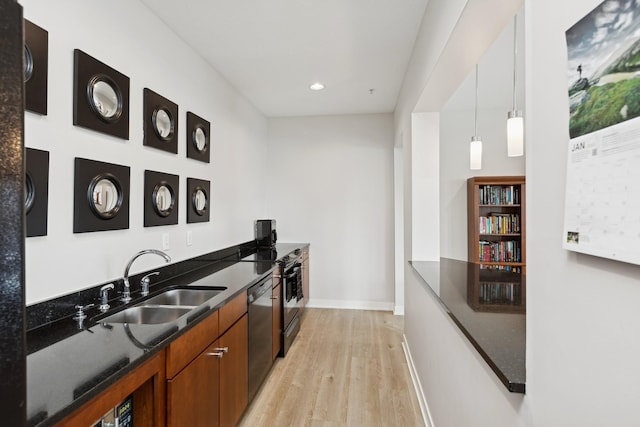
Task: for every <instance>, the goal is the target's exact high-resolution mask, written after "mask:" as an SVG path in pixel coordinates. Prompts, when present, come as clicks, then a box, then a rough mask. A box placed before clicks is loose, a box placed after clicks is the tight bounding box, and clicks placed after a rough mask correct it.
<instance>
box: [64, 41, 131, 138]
mask: <svg viewBox="0 0 640 427" xmlns="http://www.w3.org/2000/svg"><path fill="white" fill-rule="evenodd" d="M73 58H74V78H73V124H74V125H76V126H81V127H84V128H87V129H91V130H94V131H97V132H102V133H105V134H107V135H112V136H115V137H118V138H122V139H126V140H128V139H129V77H127V76H125V75H124V74H122V73H120V72H119V71H116V70H114V69H113V68H111V67H109V66H108V65H106V64H104V63H102V62H100V61H98V60H97V59H95V58H94V57H92V56H90V55H88V54H86V53H85V52H83V51H81V50H80V49H75V50H74V51H73ZM94 79H106V80H108V81H110V82H112V83H114V84H115V85H116V86H117V87H118V89H120V94H121V100H120V101H121V107H122V109H121V112H120V114H119V116H118V117H117V118H115V119H113V120H104V119H102V118H101V117H100V116H99V115H98V114H97V113H96V112H95V111H94V109H93V108H92V105H91V104H90V102H89V92H88V88H89V84H90V82H92V81H93V80H94Z"/></svg>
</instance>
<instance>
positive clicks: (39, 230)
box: [25, 148, 49, 237]
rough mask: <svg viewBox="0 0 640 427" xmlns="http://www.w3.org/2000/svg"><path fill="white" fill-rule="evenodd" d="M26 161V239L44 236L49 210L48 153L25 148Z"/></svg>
mask: <svg viewBox="0 0 640 427" xmlns="http://www.w3.org/2000/svg"><path fill="white" fill-rule="evenodd" d="M26 159H27V160H26V163H27V166H26V177H25V186H26V190H25V195H26V196H25V197H26V200H25V210H26V213H27V237H35V236H46V235H47V217H48V210H49V152H48V151H42V150H36V149H35V148H27V149H26Z"/></svg>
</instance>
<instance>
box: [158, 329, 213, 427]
mask: <svg viewBox="0 0 640 427" xmlns="http://www.w3.org/2000/svg"><path fill="white" fill-rule="evenodd" d="M216 344H217V342H216V343H214V344H212V345H211V346H209V347H208V348H207V349H205V350H204V351H203V352H202V353H200V355H199V356H197V357H196V358H195V360H193V361H192V362H191V363H189V364H188V365H187V367H186V368H184V369H183V370H182V371H180V373H179V374H178V375H176V376H175V377H174V378H172V379H170V380H169V381H167V424H168V425H169V426H192V427H213V426H217V425H219V424H218V419H219V416H220V411H219V408H220V399H219V387H218V384H219V370H220V360H221V359H220V357H219V356H218V355H219V354H221V351H220V350H218V347H217V345H216Z"/></svg>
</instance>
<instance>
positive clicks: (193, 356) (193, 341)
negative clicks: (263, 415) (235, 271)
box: [167, 292, 249, 427]
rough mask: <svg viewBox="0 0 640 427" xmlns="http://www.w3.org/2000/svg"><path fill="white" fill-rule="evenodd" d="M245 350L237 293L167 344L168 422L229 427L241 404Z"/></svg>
mask: <svg viewBox="0 0 640 427" xmlns="http://www.w3.org/2000/svg"><path fill="white" fill-rule="evenodd" d="M219 332H222V335H220V336H219ZM248 354H249V353H248V320H247V296H246V293H244V292H243V293H241V294H239V295H238V296H236V297H235V298H234V299H232V300H231V301H229V302H228V303H227V304H225V305H224V306H223V307H221V308H220V309H219V310H218V311H217V312H215V313H213V314H211V315H210V316H209V317H207V318H206V319H204V320H202V321H201V322H200V323H199V324H198V325H196V326H195V327H194V328H193V329H191V330H190V331H188V332H186V333H185V334H184V335H183V336H182V337H180V338H179V339H177V340H176V341H174V342H173V343H171V344H170V345H169V347H168V349H167V378H168V381H167V425H168V427H182V426H187V425H188V426H206V427H215V426H235V425H236V424H237V423H238V421H239V420H240V417H241V416H242V414H243V412H244V410H245V408H246V406H247V399H248V361H249V357H248Z"/></svg>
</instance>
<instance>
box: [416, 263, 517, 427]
mask: <svg viewBox="0 0 640 427" xmlns="http://www.w3.org/2000/svg"><path fill="white" fill-rule="evenodd" d="M480 273H481V272H480V271H479V265H477V264H473V263H467V262H465V261H457V260H452V259H446V258H441V259H440V262H427V261H411V262H410V263H408V264H407V265H406V267H405V278H406V279H405V282H406V285H405V286H406V287H405V306H406V310H405V349H406V351H407V354H408V358H409V361H410V369H411V370H412V374H413V376H414V380H416V382H417V385H418V388H419V391H418V392H419V394H420V395H421V396H420V397H421V398H422V402H423V404H424V408H423V409H424V410H425V412H426V413H427V418H428V420H429V422H430V423H431V425H435V426H441V425H509V426H522V425H524V424H523V422H522V417H521V415H520V412H521V411H522V405H523V401H524V399H523V397H524V391H525V334H526V323H525V303H526V298H525V283H524V275H520V274H514V273H507V272H504V273H502V272H501V273H498V272H493V271H492V272H490V273H489V274H490V278H491V281H479V280H478V278H479V277H480ZM485 273H486V272H482V274H485ZM497 276H500V277H497ZM491 283H493V285H491ZM508 283H511V284H512V285H513V286H508ZM492 286H493V288H492ZM507 289H509V290H508V291H507ZM492 295H493V296H492ZM506 295H508V297H507V296H506ZM452 417H453V418H452Z"/></svg>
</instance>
